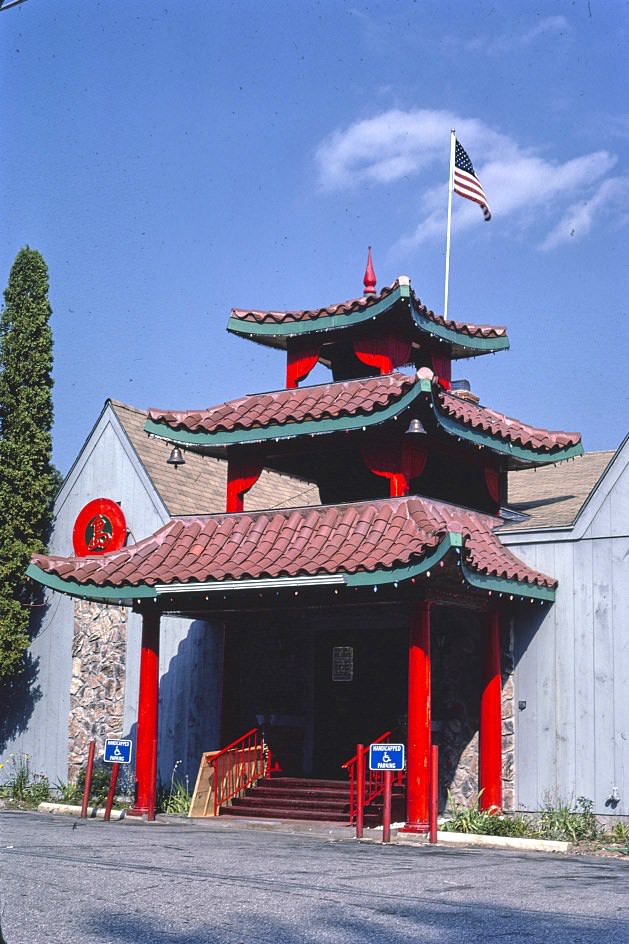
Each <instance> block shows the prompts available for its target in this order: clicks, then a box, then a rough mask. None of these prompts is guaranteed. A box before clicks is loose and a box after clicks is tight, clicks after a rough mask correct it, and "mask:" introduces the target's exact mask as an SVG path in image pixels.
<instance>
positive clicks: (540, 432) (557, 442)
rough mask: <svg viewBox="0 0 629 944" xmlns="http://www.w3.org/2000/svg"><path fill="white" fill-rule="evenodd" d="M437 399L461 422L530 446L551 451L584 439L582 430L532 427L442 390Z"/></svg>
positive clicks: (443, 408) (501, 437) (444, 410)
mask: <svg viewBox="0 0 629 944" xmlns="http://www.w3.org/2000/svg"><path fill="white" fill-rule="evenodd" d="M437 401H438V403H439V406H440V407H441V409H442V410H443V412H444V413H446V414H447V415H448V416H450V417H451V418H452V419H454V420H456V421H457V422H458V423H461V424H463V425H464V426H468V427H469V428H471V429H474V430H482V431H483V432H486V433H490V434H491V435H492V436H497V437H499V438H500V439H503V440H505V441H507V442H511V443H514V444H515V443H517V444H519V445H521V446H524V447H525V448H528V449H536V450H539V451H548V452H550V451H551V450H552V449H557V448H564V447H567V446H576V445H577V443H579V442H580V441H581V435H580V434H579V433H566V432H561V431H553V430H549V429H538V428H536V427H534V426H528V425H527V424H526V423H522V422H521V421H520V420H516V419H513V418H511V417H509V416H505V414H504V413H497V412H496V411H495V410H491V409H489V407H486V406H480V405H479V404H477V403H473V402H471V401H469V400H465V399H462V398H461V397H457V396H456V394H451V393H446V392H445V391H440V392H439V394H438V396H437Z"/></svg>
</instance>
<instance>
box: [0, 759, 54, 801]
mask: <svg viewBox="0 0 629 944" xmlns="http://www.w3.org/2000/svg"><path fill="white" fill-rule="evenodd" d="M8 763H9V766H8V774H9V776H8V778H7V780H6V781H5V783H4V785H3V787H2V791H1V792H2V796H5V797H8V798H9V799H11V800H17V801H18V802H19V803H29V804H30V803H33V804H35V805H37V804H39V803H42V802H43V801H44V800H48V799H50V784H49V783H48V777H46V776H45V775H44V774H33V773H31V761H30V755H29V754H22V753H20V754H13V753H11V754H9V762H8ZM0 766H1V767H3V766H5V765H4V764H2V763H0Z"/></svg>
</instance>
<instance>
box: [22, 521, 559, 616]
mask: <svg viewBox="0 0 629 944" xmlns="http://www.w3.org/2000/svg"><path fill="white" fill-rule="evenodd" d="M463 543H464V539H463V535H462V534H461V533H460V532H458V531H448V532H447V533H446V534H445V536H444V538H443V540H442V541H441V542H440V543H439V545H438V547H436V548H435V550H434V551H433V553H432V554H429V555H428V556H427V557H425V558H424V559H423V560H421V561H419V562H417V563H412V564H405V565H401V566H398V567H392V568H378V569H376V570H372V571H360V572H357V573H346V572H343V571H340V572H338V573H337V574H330V575H328V576H329V577H331V578H337V579H336V580H335V579H331V580H330V586H332V585H334V584H335V583H338V582H341V581H339V580H338V578H342V583H343V584H344V585H345V586H347V587H377V586H378V585H385V584H393V583H403V582H404V581H407V580H412V579H413V578H414V577H419V576H421V575H422V574H426V573H427V572H429V571H430V570H431V569H432V568H433V567H436V566H437V565H438V564H439V563H440V561H442V560H443V559H444V558H445V557H446V555H447V554H448V553H449V552H450V551H451V550H455V551H457V552H458V553H459V554H460V551H461V549H462V547H463ZM461 570H462V573H463V576H464V577H465V580H466V581H467V583H468V584H469V585H470V586H472V587H475V588H477V589H479V590H491V591H493V592H496V593H503V594H510V595H513V596H518V597H522V598H523V599H527V598H532V599H536V600H541V601H546V602H552V601H553V600H554V599H555V591H554V589H552V588H549V587H540V586H538V585H536V584H527V585H526V589H523V585H522V583H520V582H518V581H517V580H511V579H505V578H501V577H494V576H489V575H486V574H479V573H477V572H476V571H473V570H471V569H470V568H469V567H468V566H466V565H465V563H464V562H463V561H461ZM26 574H27V576H28V577H30V578H31V579H33V580H36V581H37V582H38V583H40V584H42V585H43V586H45V587H48V588H49V589H50V590H56V591H57V592H59V593H65V594H68V595H69V596H72V597H80V598H82V599H86V600H94V601H96V602H99V603H114V604H123V605H124V604H127V605H131V604H132V603H133V602H134V601H138V602H139V601H140V600H157V599H158V598H159V597H163V596H167V595H168V585H167V584H166V585H162V584H160V585H159V592H158V589H157V587H155V586H153V587H152V586H149V585H148V584H146V583H142V584H140V585H138V586H135V587H133V586H124V587H111V586H96V584H93V583H78V581H76V580H64V579H63V578H62V577H59V576H58V575H57V574H49V573H46V572H45V571H43V570H42V569H41V568H40V567H38V566H37V564H30V565H29V567H28V569H27V571H26ZM322 576H323V575H322ZM298 581H299V578H298V577H296V578H295V585H296V584H297V582H298ZM267 582H271V583H274V580H273V579H272V578H268V577H260V578H258V579H256V578H246V579H243V581H242V583H243V585H246V586H243V589H244V590H245V591H246V590H251V589H252V585H253V587H254V588H255V585H259V586H264V585H265V584H266V583H267ZM212 583H214V582H213V581H212ZM225 583H229V584H230V587H229V591H230V592H238V590H239V587H238V586H237V585H236V586H235V584H237V583H238V581H233V580H227V581H225ZM325 583H326V582H325V580H322V584H325ZM222 584H223V581H220V580H217V581H215V585H216V588H217V589H220V587H221V585H222ZM288 584H291V581H290V578H287V585H288ZM291 587H292V584H291ZM208 589H209V588H208V584H207V582H205V583H203V582H199V581H196V582H191V583H189V584H186V585H182V584H181V583H179V582H173V593H178V594H179V593H190V594H194V593H200V594H201V593H205V592H206V591H207V590H208Z"/></svg>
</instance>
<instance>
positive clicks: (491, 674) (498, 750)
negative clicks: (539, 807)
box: [478, 613, 502, 810]
mask: <svg viewBox="0 0 629 944" xmlns="http://www.w3.org/2000/svg"><path fill="white" fill-rule="evenodd" d="M488 624H489V625H488V627H487V630H488V632H487V649H486V653H485V672H484V678H483V689H482V692H481V701H480V732H479V741H480V763H479V784H478V786H479V790H480V791H481V795H480V807H481V809H483V810H490V809H496V810H500V809H502V701H501V689H502V686H501V679H500V617H499V615H498V613H490V614H489V619H488Z"/></svg>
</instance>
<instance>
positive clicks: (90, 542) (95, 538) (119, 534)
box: [72, 498, 127, 557]
mask: <svg viewBox="0 0 629 944" xmlns="http://www.w3.org/2000/svg"><path fill="white" fill-rule="evenodd" d="M126 540H127V522H126V521H125V517H124V514H123V513H122V508H121V507H120V505H119V504H118V503H117V502H115V501H112V500H111V498H95V499H94V500H93V501H91V502H88V503H87V505H85V507H84V508H82V509H81V511H80V512H79V513H78V515H77V518H76V521H75V522H74V528H73V529H72V544H73V546H74V553H75V554H76V556H77V557H87V556H88V555H91V554H106V553H107V552H108V551H117V550H118V549H119V548H121V547H124V543H125V541H126Z"/></svg>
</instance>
